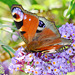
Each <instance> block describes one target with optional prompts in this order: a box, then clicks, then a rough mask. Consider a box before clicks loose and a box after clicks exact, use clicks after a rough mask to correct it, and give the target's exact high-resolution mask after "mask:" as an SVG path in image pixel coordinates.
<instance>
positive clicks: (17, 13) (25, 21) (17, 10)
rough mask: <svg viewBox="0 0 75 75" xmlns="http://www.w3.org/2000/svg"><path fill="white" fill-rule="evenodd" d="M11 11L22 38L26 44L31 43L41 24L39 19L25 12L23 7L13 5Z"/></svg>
mask: <svg viewBox="0 0 75 75" xmlns="http://www.w3.org/2000/svg"><path fill="white" fill-rule="evenodd" d="M11 11H12V16H13V19H14V22H15V24H16V27H17V28H18V29H19V31H20V33H21V34H22V35H21V36H22V37H23V39H25V42H26V43H29V42H31V41H32V38H33V37H34V36H35V33H36V30H37V27H38V24H39V20H38V17H36V16H33V15H32V14H31V13H29V12H27V11H25V10H24V9H23V8H22V6H21V5H13V6H12V8H11Z"/></svg>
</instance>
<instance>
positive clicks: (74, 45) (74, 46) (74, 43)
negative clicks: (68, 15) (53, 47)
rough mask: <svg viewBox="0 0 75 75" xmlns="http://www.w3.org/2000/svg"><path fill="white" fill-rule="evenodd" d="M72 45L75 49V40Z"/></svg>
mask: <svg viewBox="0 0 75 75" xmlns="http://www.w3.org/2000/svg"><path fill="white" fill-rule="evenodd" d="M71 46H72V47H73V49H75V41H74V42H73V43H72V44H71Z"/></svg>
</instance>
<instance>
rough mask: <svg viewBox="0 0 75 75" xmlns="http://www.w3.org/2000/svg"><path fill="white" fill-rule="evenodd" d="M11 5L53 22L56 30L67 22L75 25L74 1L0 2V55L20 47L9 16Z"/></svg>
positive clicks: (19, 0)
mask: <svg viewBox="0 0 75 75" xmlns="http://www.w3.org/2000/svg"><path fill="white" fill-rule="evenodd" d="M13 4H21V5H22V6H23V8H24V9H26V10H28V11H30V12H32V13H36V14H37V15H38V16H43V17H45V18H47V19H48V20H50V21H53V22H55V25H56V27H57V28H59V27H60V26H61V25H63V24H65V23H67V22H68V23H74V25H75V0H0V45H5V47H1V46H0V55H1V54H2V53H3V52H4V49H5V51H6V52H8V53H9V51H8V50H9V49H10V47H12V48H15V49H17V48H18V47H19V46H21V44H20V43H21V42H22V39H21V38H20V36H19V34H18V32H17V29H16V27H15V24H14V22H13V18H12V15H11V6H12V5H13ZM8 45H9V46H8ZM10 50H11V52H12V53H14V51H13V50H12V49H10ZM9 55H10V57H11V54H10V53H9ZM68 75H75V73H69V74H68Z"/></svg>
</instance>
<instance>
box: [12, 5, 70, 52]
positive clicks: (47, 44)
mask: <svg viewBox="0 0 75 75" xmlns="http://www.w3.org/2000/svg"><path fill="white" fill-rule="evenodd" d="M11 13H12V16H13V20H14V22H15V25H16V27H17V29H18V30H19V32H20V34H21V37H22V39H23V40H24V42H25V43H26V45H27V46H26V49H25V50H26V51H29V52H42V53H55V52H59V50H60V49H61V48H63V47H65V46H64V45H67V44H68V43H70V41H69V40H66V39H63V38H61V37H60V33H59V31H58V29H57V28H56V26H55V25H54V23H52V22H51V21H49V20H47V19H46V18H44V17H41V16H37V15H36V14H33V13H31V12H29V11H27V10H24V9H23V7H22V6H21V5H12V7H11Z"/></svg>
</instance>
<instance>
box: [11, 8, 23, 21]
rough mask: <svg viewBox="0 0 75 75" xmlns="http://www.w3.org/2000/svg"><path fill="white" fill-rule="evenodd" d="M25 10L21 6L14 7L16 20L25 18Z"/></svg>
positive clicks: (13, 13)
mask: <svg viewBox="0 0 75 75" xmlns="http://www.w3.org/2000/svg"><path fill="white" fill-rule="evenodd" d="M23 15H24V14H23V12H22V11H21V9H20V8H13V9H12V16H13V17H14V20H15V21H17V22H19V21H22V20H23Z"/></svg>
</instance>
